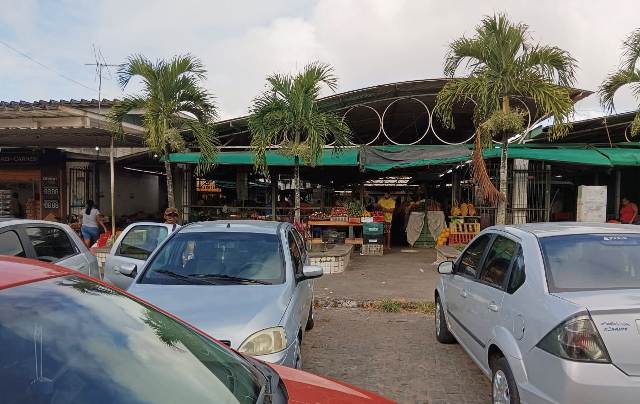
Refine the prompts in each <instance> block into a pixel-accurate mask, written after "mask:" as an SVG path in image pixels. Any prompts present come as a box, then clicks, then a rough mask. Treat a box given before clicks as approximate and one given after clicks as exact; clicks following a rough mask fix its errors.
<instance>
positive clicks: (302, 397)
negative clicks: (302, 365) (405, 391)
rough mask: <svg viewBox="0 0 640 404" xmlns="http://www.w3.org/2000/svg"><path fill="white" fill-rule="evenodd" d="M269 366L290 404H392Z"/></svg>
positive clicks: (337, 384) (344, 386)
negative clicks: (287, 395) (285, 391)
mask: <svg viewBox="0 0 640 404" xmlns="http://www.w3.org/2000/svg"><path fill="white" fill-rule="evenodd" d="M269 366H271V367H272V368H273V369H274V370H275V371H276V372H278V375H280V378H281V379H282V381H283V382H284V385H285V387H286V388H287V393H288V394H289V402H290V403H316V404H323V403H331V404H339V403H380V404H383V403H393V401H390V400H387V399H386V398H383V397H381V396H379V395H377V394H374V393H371V392H368V391H366V390H363V389H360V388H358V387H354V386H350V385H348V384H345V383H342V382H338V381H334V380H330V379H326V378H324V377H320V376H316V375H314V374H311V373H307V372H302V371H300V370H295V369H291V368H287V367H284V366H277V365H272V364H270V365H269Z"/></svg>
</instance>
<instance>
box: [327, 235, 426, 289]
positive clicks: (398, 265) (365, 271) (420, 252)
mask: <svg viewBox="0 0 640 404" xmlns="http://www.w3.org/2000/svg"><path fill="white" fill-rule="evenodd" d="M403 251H405V252H403ZM406 251H411V252H406ZM435 260H436V253H435V249H433V248H409V247H407V248H394V249H393V250H392V252H391V253H385V255H383V256H381V257H379V256H361V255H359V254H358V253H354V254H353V255H352V257H351V262H350V263H349V267H348V268H347V270H346V271H345V272H343V273H340V274H327V275H324V276H322V277H321V278H319V279H317V280H316V281H315V286H314V290H315V294H316V297H317V298H319V299H353V300H356V301H360V300H381V299H401V300H409V301H433V290H434V288H435V285H436V282H437V280H438V272H437V268H436V267H435V266H434V265H433V262H434V261H435Z"/></svg>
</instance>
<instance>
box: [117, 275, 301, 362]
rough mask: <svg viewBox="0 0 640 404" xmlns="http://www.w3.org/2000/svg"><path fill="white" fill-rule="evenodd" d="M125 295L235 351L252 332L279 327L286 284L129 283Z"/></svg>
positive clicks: (283, 309) (285, 306) (286, 303)
mask: <svg viewBox="0 0 640 404" xmlns="http://www.w3.org/2000/svg"><path fill="white" fill-rule="evenodd" d="M128 292H130V293H131V294H133V295H136V296H138V297H140V298H142V299H144V300H146V301H148V302H149V303H152V304H154V305H156V306H158V307H160V308H161V309H163V310H165V311H168V312H169V313H171V314H174V315H175V316H177V317H178V318H181V319H182V320H184V321H186V322H188V323H190V324H192V325H194V326H195V327H197V328H199V329H200V330H202V331H204V332H205V333H207V334H209V335H210V336H212V337H213V338H215V339H218V340H222V341H229V342H230V344H231V347H232V348H234V349H238V348H239V346H240V344H242V342H244V340H245V339H246V338H247V337H249V336H250V335H251V334H253V333H254V332H257V331H260V330H263V329H265V328H269V327H275V326H277V325H279V324H280V320H281V319H282V316H283V314H284V312H285V310H286V308H287V306H288V304H289V300H290V299H289V294H288V293H287V288H286V285H285V284H283V285H153V284H132V285H131V287H130V288H129V290H128Z"/></svg>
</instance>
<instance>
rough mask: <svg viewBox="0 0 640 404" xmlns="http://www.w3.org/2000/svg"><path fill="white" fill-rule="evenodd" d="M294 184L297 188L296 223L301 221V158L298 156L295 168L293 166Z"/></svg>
mask: <svg viewBox="0 0 640 404" xmlns="http://www.w3.org/2000/svg"><path fill="white" fill-rule="evenodd" d="M293 170H294V171H293V186H294V187H295V189H296V195H295V198H294V199H295V202H294V203H295V217H294V223H296V224H297V223H300V158H299V157H298V156H295V157H294V168H293Z"/></svg>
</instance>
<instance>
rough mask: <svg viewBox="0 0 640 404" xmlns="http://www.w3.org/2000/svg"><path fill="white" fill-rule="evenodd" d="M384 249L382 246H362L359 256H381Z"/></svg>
mask: <svg viewBox="0 0 640 404" xmlns="http://www.w3.org/2000/svg"><path fill="white" fill-rule="evenodd" d="M383 254H384V247H383V246H382V244H363V245H362V250H361V251H360V255H383Z"/></svg>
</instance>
